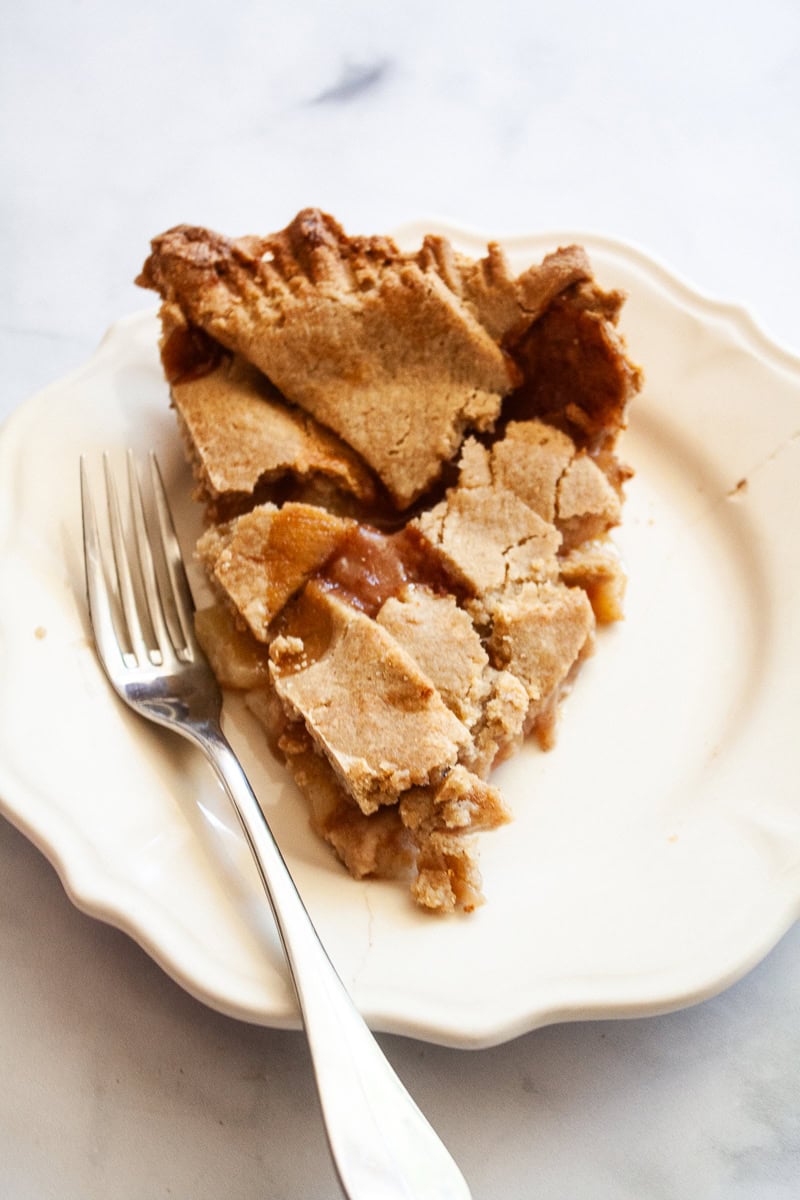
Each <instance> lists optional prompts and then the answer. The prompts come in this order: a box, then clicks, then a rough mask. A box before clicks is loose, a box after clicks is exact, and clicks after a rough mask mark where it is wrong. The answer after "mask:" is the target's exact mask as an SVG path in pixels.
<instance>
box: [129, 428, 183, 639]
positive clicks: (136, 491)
mask: <svg viewBox="0 0 800 1200" xmlns="http://www.w3.org/2000/svg"><path fill="white" fill-rule="evenodd" d="M127 460H128V491H129V493H130V503H131V513H132V515H133V529H134V536H135V540H136V552H137V555H138V558H139V569H140V572H141V579H142V584H143V585H144V595H145V600H146V602H147V611H148V613H149V616H150V624H151V625H152V627H153V633H154V634H155V637H156V641H157V642H158V648H159V650H160V651H161V658H162V661H166V659H168V658H170V657H171V656H172V654H173V648H172V642H171V640H170V634H169V630H168V628H167V625H166V621H165V616H164V608H163V606H162V604H161V597H160V595H159V590H158V580H157V578H156V569H155V562H154V560H153V551H152V549H151V546H150V537H149V534H148V530H147V522H146V520H145V515H144V503H143V501H142V490H141V486H140V484H139V475H138V472H137V470H136V460H135V458H134V454H133V451H132V450H129V451H128V455H127Z"/></svg>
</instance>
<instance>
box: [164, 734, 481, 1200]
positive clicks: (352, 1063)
mask: <svg viewBox="0 0 800 1200" xmlns="http://www.w3.org/2000/svg"><path fill="white" fill-rule="evenodd" d="M186 732H187V733H188V732H189V731H188V730H187V731H186ZM191 736H192V738H193V740H195V741H196V742H197V743H198V744H199V745H200V747H201V749H202V750H203V751H204V752H205V753H206V755H207V757H208V758H209V760H210V761H211V764H212V765H213V767H214V770H215V772H216V774H217V776H218V778H219V780H220V782H221V783H222V785H223V787H224V789H225V791H226V792H227V794H228V796H229V797H230V799H231V802H232V803H233V806H234V808H235V809H236V813H237V815H238V817H239V820H240V822H241V825H242V828H243V830H244V833H245V837H246V838H247V841H248V843H249V845H250V849H251V850H252V852H253V856H254V858H255V860H256V864H257V866H258V871H259V874H260V876H261V881H262V883H263V885H264V890H265V891H266V893H267V897H268V899H269V902H270V905H271V907H272V912H273V914H274V916H275V921H276V924H277V927H278V932H279V934H280V938H281V942H282V944H283V948H284V951H285V953H286V958H287V960H288V963H289V968H290V971H291V975H292V980H293V982H294V987H295V991H296V993H297V999H298V1002H299V1005H300V1011H301V1014H302V1019H303V1024H304V1026H305V1031H306V1036H307V1038H308V1044H309V1047H310V1050H311V1058H312V1062H313V1066H314V1074H315V1077H316V1083H317V1091H318V1093H319V1098H320V1103H321V1107H322V1115H323V1120H324V1122H325V1127H326V1131H327V1136H328V1143H329V1145H330V1149H331V1154H332V1157H333V1161H334V1163H335V1166H336V1170H337V1172H338V1175H339V1182H340V1183H341V1186H342V1189H343V1191H344V1193H345V1195H346V1196H347V1197H348V1200H470V1193H469V1189H468V1188H467V1185H466V1183H465V1181H464V1178H463V1176H462V1175H461V1172H460V1171H459V1169H458V1167H457V1166H456V1164H455V1162H454V1161H453V1159H452V1158H451V1157H450V1155H449V1153H448V1152H447V1150H446V1149H445V1147H444V1146H443V1145H442V1142H441V1141H440V1140H439V1138H438V1136H437V1135H436V1133H435V1132H434V1130H433V1129H432V1128H431V1126H430V1125H429V1124H428V1122H427V1120H426V1119H425V1117H424V1116H423V1115H422V1113H421V1112H420V1110H419V1109H418V1108H417V1106H416V1104H415V1103H414V1101H413V1100H412V1099H411V1096H410V1095H409V1094H408V1092H407V1091H406V1089H405V1088H404V1087H403V1085H402V1083H401V1082H400V1080H399V1079H398V1077H397V1075H396V1074H395V1073H394V1071H393V1069H392V1067H391V1066H390V1065H389V1062H388V1061H387V1059H386V1058H385V1056H384V1054H383V1052H382V1051H381V1049H380V1047H379V1046H378V1043H377V1042H376V1040H375V1038H374V1037H373V1035H372V1033H371V1032H370V1030H369V1028H368V1027H367V1025H366V1023H365V1021H364V1020H363V1018H362V1017H361V1015H360V1014H359V1012H358V1010H357V1009H356V1007H355V1005H354V1004H353V1001H352V1000H351V998H350V995H349V993H348V992H347V989H346V988H345V986H344V984H343V983H342V981H341V979H340V977H339V975H338V974H337V972H336V970H335V968H334V966H333V964H332V963H331V960H330V959H329V958H328V955H327V953H326V951H325V949H324V947H323V945H322V943H321V941H320V940H319V937H318V935H317V932H316V930H315V928H314V926H313V924H312V922H311V918H310V917H309V915H308V912H307V910H306V907H305V905H304V904H303V901H302V900H301V898H300V895H299V893H298V891H297V888H296V887H295V884H294V881H293V880H292V877H291V875H290V873H289V869H288V867H287V866H286V863H285V861H284V859H283V855H282V854H281V852H280V850H279V848H278V845H277V842H276V841H275V838H274V837H273V834H272V831H271V829H270V827H269V825H268V823H267V819H266V817H265V816H264V814H263V812H262V810H261V806H260V805H259V803H258V801H257V800H256V797H255V795H254V793H253V790H252V788H251V787H250V784H249V782H248V780H247V776H246V775H245V773H244V770H243V769H242V766H241V764H240V762H239V760H238V758H237V757H236V755H235V753H234V751H233V749H232V748H231V746H230V743H229V742H228V740H227V739H226V737H225V735H224V734H223V732H222V730H221V728H220V727H219V726H218V725H216V724H212V725H204V726H203V727H202V728H197V727H195V728H194V729H193V730H192V731H191Z"/></svg>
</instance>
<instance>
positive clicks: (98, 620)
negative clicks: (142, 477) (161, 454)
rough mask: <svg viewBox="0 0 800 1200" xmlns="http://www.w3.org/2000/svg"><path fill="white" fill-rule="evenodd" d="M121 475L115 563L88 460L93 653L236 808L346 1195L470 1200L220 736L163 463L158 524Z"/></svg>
mask: <svg viewBox="0 0 800 1200" xmlns="http://www.w3.org/2000/svg"><path fill="white" fill-rule="evenodd" d="M127 468H128V469H127V476H128V478H127V489H126V490H127V496H128V505H129V508H130V519H129V522H128V523H127V528H128V532H127V533H126V524H125V523H124V522H123V519H122V514H121V505H120V500H119V496H118V492H117V488H116V485H115V483H114V479H113V475H112V472H111V470H110V468H109V463H108V458H107V457H104V473H105V491H106V502H107V508H108V524H109V527H110V534H111V545H112V547H113V553H112V554H111V555H108V554H106V553H104V551H103V548H102V539H101V536H100V532H99V528H98V523H97V516H96V512H95V506H94V503H93V500H92V496H91V490H90V486H89V481H88V472H87V467H86V463H85V462H84V460H83V458H82V459H81V500H82V507H83V539H84V554H85V561H86V588H87V595H88V602H89V614H90V618H91V624H92V629H93V632H94V638H95V643H96V646H97V652H98V656H99V658H100V661H101V663H102V665H103V668H104V670H105V673H106V675H107V676H108V679H109V681H110V682H111V685H112V687H113V688H114V690H115V691H116V693H117V695H118V696H120V697H121V698H122V700H124V701H125V703H126V704H128V705H129V706H130V707H131V708H132V709H133V710H134V711H135V712H137V713H139V714H140V715H141V716H143V717H146V718H147V719H148V720H151V721H156V722H158V723H159V724H160V725H165V726H166V727H167V728H168V729H172V730H174V731H175V732H176V733H179V734H182V735H183V736H184V737H186V738H188V739H189V741H191V742H193V743H194V744H195V745H196V746H198V747H199V748H200V749H201V750H202V751H203V752H204V754H205V755H206V757H207V758H208V760H209V762H210V763H211V765H212V767H213V768H214V771H215V772H216V774H217V777H218V778H219V780H220V782H221V783H222V786H223V787H224V789H225V791H226V792H227V794H228V796H229V798H230V801H231V803H232V804H233V807H234V809H235V810H236V813H237V816H238V818H239V821H240V823H241V826H242V829H243V831H244V835H245V838H246V839H247V842H248V844H249V846H250V849H251V850H252V852H253V856H254V858H255V861H256V864H257V866H258V871H259V874H260V876H261V881H262V883H263V885H264V890H265V892H266V894H267V897H268V899H269V903H270V905H271V907H272V912H273V914H274V917H275V922H276V924H277V927H278V932H279V934H280V939H281V942H282V945H283V949H284V951H285V954H286V959H287V962H288V965H289V970H290V973H291V977H292V980H293V983H294V987H295V991H296V993H297V998H298V1002H299V1006H300V1011H301V1015H302V1019H303V1025H304V1027H305V1032H306V1036H307V1038H308V1044H309V1047H310V1050H311V1056H312V1061H313V1065H314V1074H315V1077H316V1083H317V1089H318V1092H319V1097H320V1103H321V1107H322V1114H323V1120H324V1122H325V1128H326V1132H327V1136H328V1142H329V1145H330V1149H331V1154H332V1157H333V1161H334V1164H335V1166H336V1170H337V1173H338V1176H339V1181H340V1183H341V1186H342V1189H343V1191H344V1193H345V1195H346V1196H347V1197H349V1200H401V1198H402V1200H469V1190H468V1188H467V1185H466V1183H465V1182H464V1179H463V1176H462V1175H461V1173H460V1171H459V1169H458V1167H457V1166H456V1164H455V1163H454V1162H453V1159H452V1158H451V1157H450V1155H449V1154H448V1152H447V1150H446V1149H445V1148H444V1146H443V1145H442V1143H441V1141H440V1140H439V1138H438V1136H437V1135H436V1133H435V1132H434V1131H433V1129H432V1128H431V1126H430V1125H429V1124H428V1122H427V1121H426V1119H425V1117H424V1116H423V1115H422V1113H421V1112H420V1110H419V1109H418V1108H417V1106H416V1104H415V1103H414V1101H413V1100H412V1099H411V1097H410V1096H409V1094H408V1092H407V1091H406V1090H405V1088H404V1087H403V1085H402V1084H401V1082H400V1080H399V1079H398V1078H397V1076H396V1075H395V1073H394V1071H393V1070H392V1068H391V1066H390V1065H389V1063H388V1062H387V1060H386V1058H385V1057H384V1055H383V1053H382V1051H381V1049H380V1047H379V1046H378V1044H377V1042H376V1041H375V1039H374V1037H373V1036H372V1034H371V1033H370V1031H369V1029H368V1027H367V1025H366V1023H365V1022H364V1020H363V1019H362V1017H361V1016H360V1015H359V1013H358V1011H357V1010H356V1008H355V1005H354V1004H353V1002H352V1000H351V998H350V996H349V994H348V992H347V990H346V988H345V986H344V984H343V983H342V981H341V979H340V978H339V976H338V974H337V973H336V970H335V969H334V967H333V965H332V964H331V961H330V959H329V958H328V955H327V954H326V952H325V949H324V947H323V946H322V943H321V942H320V940H319V937H318V935H317V932H316V930H315V928H314V926H313V924H312V922H311V918H310V917H309V915H308V912H307V911H306V908H305V906H304V904H303V902H302V900H301V899H300V896H299V894H298V892H297V889H296V887H295V885H294V882H293V881H292V878H291V875H290V874H289V871H288V868H287V866H286V863H285V862H284V860H283V857H282V855H281V852H280V850H279V849H278V846H277V843H276V842H275V839H274V837H273V835H272V832H271V830H270V828H269V825H268V823H267V820H266V818H265V816H264V814H263V812H262V810H261V808H260V806H259V804H258V801H257V800H256V798H255V795H254V794H253V791H252V789H251V787H250V784H249V783H248V781H247V778H246V776H245V773H244V771H243V769H242V767H241V764H240V763H239V761H238V759H237V757H236V755H235V753H234V751H233V749H232V748H231V746H230V744H229V743H228V741H227V740H226V738H225V735H224V734H223V732H222V729H221V726H220V714H221V708H222V697H221V693H220V689H219V686H218V684H217V681H216V679H215V678H214V676H213V674H212V672H211V668H210V667H209V665H208V663H207V661H206V659H205V657H204V656H203V654H202V651H201V650H200V647H199V645H198V643H197V640H196V638H195V635H194V626H193V612H194V606H193V602H192V595H191V591H190V588H189V583H188V580H187V578H186V572H185V570H184V566H183V560H182V557H181V551H180V546H179V543H178V539H177V537H176V534H175V529H174V525H173V522H172V517H171V515H170V510H169V506H168V503H167V498H166V494H165V490H164V485H163V482H162V479H161V475H160V472H159V469H158V464H157V462H156V459H155V455H154V454H152V452H151V454H150V460H149V483H150V488H151V491H152V499H153V505H152V508H153V510H154V516H151V517H150V519H148V518H147V517H146V515H145V504H144V501H143V493H142V490H141V487H140V482H139V477H138V472H137V468H136V463H135V461H134V458H133V455H132V453H131V452H130V451H129V452H128V460H127ZM129 543H132V547H133V549H132V552H131V550H129Z"/></svg>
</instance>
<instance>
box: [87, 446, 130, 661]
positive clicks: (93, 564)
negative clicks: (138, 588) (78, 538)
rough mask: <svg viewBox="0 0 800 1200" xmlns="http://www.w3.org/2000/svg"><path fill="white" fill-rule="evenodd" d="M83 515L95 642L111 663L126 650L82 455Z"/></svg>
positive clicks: (90, 610)
mask: <svg viewBox="0 0 800 1200" xmlns="http://www.w3.org/2000/svg"><path fill="white" fill-rule="evenodd" d="M80 466H81V512H82V517H83V557H84V565H85V568H86V595H87V598H88V601H89V618H90V621H91V626H92V631H93V633H94V640H95V642H96V644H97V649H98V650H99V652H100V658H101V659H102V661H103V663H110V662H111V661H112V660H113V658H114V656H115V655H116V656H118V657H122V653H123V652H122V648H121V646H120V644H119V642H118V640H117V633H116V629H115V626H114V617H113V613H112V609H111V601H110V599H109V595H108V583H107V580H106V572H105V567H104V565H103V554H102V550H101V547H100V534H99V532H98V528H97V514H96V512H95V507H94V501H93V499H92V492H91V488H90V486H89V477H88V475H87V472H86V460H85V459H84V457H83V455H81V460H80Z"/></svg>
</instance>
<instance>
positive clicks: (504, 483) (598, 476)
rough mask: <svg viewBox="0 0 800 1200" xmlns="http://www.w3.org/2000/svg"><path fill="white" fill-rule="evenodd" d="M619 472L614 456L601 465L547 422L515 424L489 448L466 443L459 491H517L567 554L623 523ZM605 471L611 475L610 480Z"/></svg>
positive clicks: (471, 439) (472, 439)
mask: <svg viewBox="0 0 800 1200" xmlns="http://www.w3.org/2000/svg"><path fill="white" fill-rule="evenodd" d="M616 467H619V464H618V463H617V460H616V459H615V458H613V456H610V457H608V456H607V458H606V459H604V460H603V465H602V466H601V465H600V464H599V463H598V462H597V461H596V460H595V458H594V457H593V456H592V455H590V454H588V453H587V452H586V451H583V450H578V448H577V446H576V445H575V443H574V441H573V440H572V438H570V437H569V436H568V435H567V434H566V433H564V432H562V431H561V430H559V429H555V428H553V426H552V425H547V424H545V422H544V421H539V420H528V421H511V422H510V423H509V424H508V426H507V427H506V429H505V431H504V434H503V437H502V438H499V439H498V440H497V441H496V442H494V443H493V444H492V446H491V448H490V449H487V448H486V447H484V446H482V445H481V444H480V443H478V442H476V441H475V439H474V438H468V439H467V440H466V441H465V443H464V448H463V450H462V455H461V464H460V475H459V486H461V487H470V486H475V485H484V486H486V485H492V486H495V487H500V488H505V489H507V490H509V491H511V492H513V493H514V495H515V496H518V497H519V499H520V500H524V501H525V503H526V504H528V505H529V506H530V507H531V508H532V509H533V510H534V512H536V513H538V514H539V516H540V517H541V518H542V519H543V520H544V521H547V522H549V523H552V524H553V525H555V527H556V528H557V529H558V531H559V533H560V534H561V539H562V540H561V547H560V549H561V551H562V552H563V551H565V550H567V549H570V548H571V547H573V546H577V545H579V544H580V543H581V542H584V541H588V540H590V539H593V538H597V537H600V536H601V535H602V534H604V533H606V532H607V531H608V530H609V529H611V528H612V527H613V526H614V525H618V524H619V521H620V518H621V515H622V504H621V501H620V491H621V482H622V480H621V479H620V477H619V474H618V473H616V472H613V469H614V468H616ZM604 468H606V469H604ZM607 470H611V471H612V472H613V473H612V476H611V479H609V475H608V474H607ZM621 470H622V471H624V468H621ZM624 478H625V476H624V475H623V476H622V479H624Z"/></svg>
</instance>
